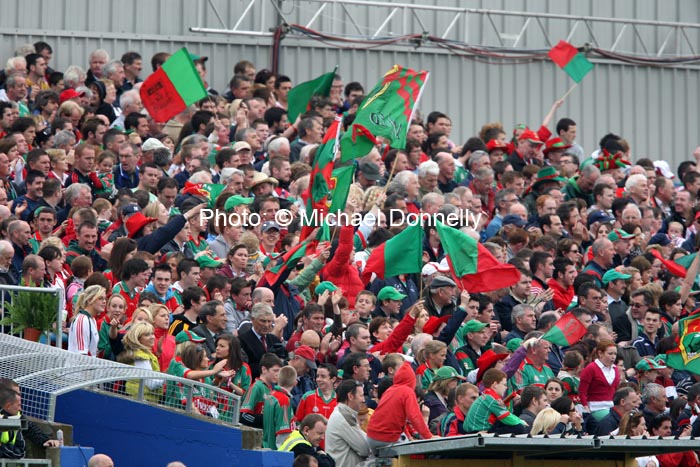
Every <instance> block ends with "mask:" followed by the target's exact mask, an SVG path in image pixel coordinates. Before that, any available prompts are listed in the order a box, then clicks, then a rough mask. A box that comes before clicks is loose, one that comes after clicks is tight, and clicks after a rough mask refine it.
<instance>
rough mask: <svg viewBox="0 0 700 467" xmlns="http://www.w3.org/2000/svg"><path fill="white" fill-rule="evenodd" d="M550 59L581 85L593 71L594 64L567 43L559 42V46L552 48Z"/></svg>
mask: <svg viewBox="0 0 700 467" xmlns="http://www.w3.org/2000/svg"><path fill="white" fill-rule="evenodd" d="M549 58H551V59H552V61H553V62H554V63H556V64H557V65H559V67H560V68H561V69H562V70H564V71H565V72H566V73H567V74H568V75H569V76H571V79H573V80H574V81H576V82H577V83H580V82H581V80H582V79H583V77H584V76H586V74H587V73H588V72H589V71H591V70H592V69H593V63H591V62H590V61H589V60H588V59H587V58H586V56H585V55H584V54H583V53H581V52H579V51H578V49H577V48H576V47H574V46H573V45H571V44H569V43H568V42H566V41H559V43H558V44H557V45H555V46H554V47H552V50H550V51H549Z"/></svg>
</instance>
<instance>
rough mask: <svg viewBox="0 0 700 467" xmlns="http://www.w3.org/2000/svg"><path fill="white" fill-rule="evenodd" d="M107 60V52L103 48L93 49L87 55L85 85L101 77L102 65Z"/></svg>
mask: <svg viewBox="0 0 700 467" xmlns="http://www.w3.org/2000/svg"><path fill="white" fill-rule="evenodd" d="M108 61H109V53H108V52H107V51H106V50H105V49H95V50H93V51H92V52H90V55H88V71H87V77H86V78H85V85H86V86H89V85H90V84H91V83H94V82H95V81H97V80H98V79H101V78H102V77H103V76H104V75H103V74H102V67H104V66H105V64H106V63H107V62H108Z"/></svg>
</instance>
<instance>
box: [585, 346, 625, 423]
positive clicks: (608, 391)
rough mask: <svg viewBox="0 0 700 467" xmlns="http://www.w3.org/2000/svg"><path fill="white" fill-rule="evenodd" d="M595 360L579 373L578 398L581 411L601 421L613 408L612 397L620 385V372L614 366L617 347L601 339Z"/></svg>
mask: <svg viewBox="0 0 700 467" xmlns="http://www.w3.org/2000/svg"><path fill="white" fill-rule="evenodd" d="M595 353H596V357H597V358H596V359H595V361H593V362H591V363H589V364H588V365H587V366H586V368H584V369H583V371H582V372H581V383H580V385H579V397H580V398H581V404H583V409H584V410H585V411H587V412H590V413H591V415H593V417H595V418H596V420H599V421H600V420H601V419H602V418H603V417H604V416H605V415H606V414H607V413H608V412H609V410H610V409H611V408H612V406H613V395H614V394H615V390H616V389H617V386H618V385H619V384H620V370H619V369H618V368H617V366H616V365H615V359H616V357H617V346H616V345H615V343H614V342H613V341H610V340H607V339H601V341H600V342H599V343H598V345H597V346H596V350H595Z"/></svg>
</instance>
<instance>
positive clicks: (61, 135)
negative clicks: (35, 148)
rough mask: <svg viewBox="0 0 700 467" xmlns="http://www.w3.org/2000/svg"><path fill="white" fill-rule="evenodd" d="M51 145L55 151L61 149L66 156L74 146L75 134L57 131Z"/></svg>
mask: <svg viewBox="0 0 700 467" xmlns="http://www.w3.org/2000/svg"><path fill="white" fill-rule="evenodd" d="M53 144H54V146H55V147H56V148H57V149H63V150H64V151H66V154H68V153H69V152H71V151H72V150H73V146H75V133H73V132H72V131H68V130H61V131H58V132H56V136H54V138H53Z"/></svg>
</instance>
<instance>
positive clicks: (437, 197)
mask: <svg viewBox="0 0 700 467" xmlns="http://www.w3.org/2000/svg"><path fill="white" fill-rule="evenodd" d="M444 204H445V198H444V197H443V196H442V194H440V193H426V194H425V195H424V196H423V201H422V205H423V206H422V209H421V212H423V213H425V214H435V213H437V212H438V211H439V210H440V208H442V206H443V205H444Z"/></svg>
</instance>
